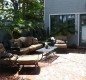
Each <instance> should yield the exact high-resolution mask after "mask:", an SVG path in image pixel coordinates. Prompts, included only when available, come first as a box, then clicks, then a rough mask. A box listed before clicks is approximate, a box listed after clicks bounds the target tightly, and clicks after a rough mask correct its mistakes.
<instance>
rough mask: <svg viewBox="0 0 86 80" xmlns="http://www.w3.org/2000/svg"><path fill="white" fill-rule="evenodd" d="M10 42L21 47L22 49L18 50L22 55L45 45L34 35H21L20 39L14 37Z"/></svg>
mask: <svg viewBox="0 0 86 80" xmlns="http://www.w3.org/2000/svg"><path fill="white" fill-rule="evenodd" d="M10 42H11V44H12V43H16V44H17V46H18V47H20V51H18V54H20V55H21V54H22V55H25V54H28V53H30V52H32V51H35V50H37V49H39V48H42V47H43V44H42V43H39V42H38V39H37V38H34V37H20V38H18V39H13V40H11V41H10ZM12 47H14V45H12Z"/></svg>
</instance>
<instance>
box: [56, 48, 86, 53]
mask: <svg viewBox="0 0 86 80" xmlns="http://www.w3.org/2000/svg"><path fill="white" fill-rule="evenodd" d="M55 51H56V53H57V54H58V53H60V54H68V53H80V54H85V53H86V48H75V49H73V48H66V49H65V48H64V49H62V48H57V49H56V50H55Z"/></svg>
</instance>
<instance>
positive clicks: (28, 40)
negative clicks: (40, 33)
mask: <svg viewBox="0 0 86 80" xmlns="http://www.w3.org/2000/svg"><path fill="white" fill-rule="evenodd" d="M26 43H27V44H28V46H30V45H32V44H33V37H27V40H26Z"/></svg>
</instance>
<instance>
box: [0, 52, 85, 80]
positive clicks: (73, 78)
mask: <svg viewBox="0 0 86 80" xmlns="http://www.w3.org/2000/svg"><path fill="white" fill-rule="evenodd" d="M53 57H54V56H53ZM48 61H49V60H48ZM48 61H43V62H42V61H40V62H39V68H37V70H35V68H34V67H26V68H23V69H22V70H21V72H20V74H19V73H17V72H15V70H13V71H14V73H11V72H9V70H10V69H9V70H8V72H9V73H8V72H5V74H4V73H0V80H86V54H85V52H84V54H83V53H81V52H80V53H77V52H76V53H75V52H69V53H67V54H62V53H61V54H59V53H57V54H55V59H53V58H52V57H51V61H49V62H48ZM16 70H17V69H16ZM3 74H4V75H3ZM6 75H7V76H6ZM12 76H14V77H15V78H13V77H12Z"/></svg>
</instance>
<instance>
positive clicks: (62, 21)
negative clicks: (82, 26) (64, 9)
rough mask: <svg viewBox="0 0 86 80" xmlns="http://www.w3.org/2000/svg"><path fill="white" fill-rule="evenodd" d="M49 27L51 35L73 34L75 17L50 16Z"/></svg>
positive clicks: (71, 15) (70, 15) (72, 15)
mask: <svg viewBox="0 0 86 80" xmlns="http://www.w3.org/2000/svg"><path fill="white" fill-rule="evenodd" d="M50 27H51V34H52V35H67V34H69V33H71V34H72V33H74V32H75V15H74V14H69V15H51V16H50Z"/></svg>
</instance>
